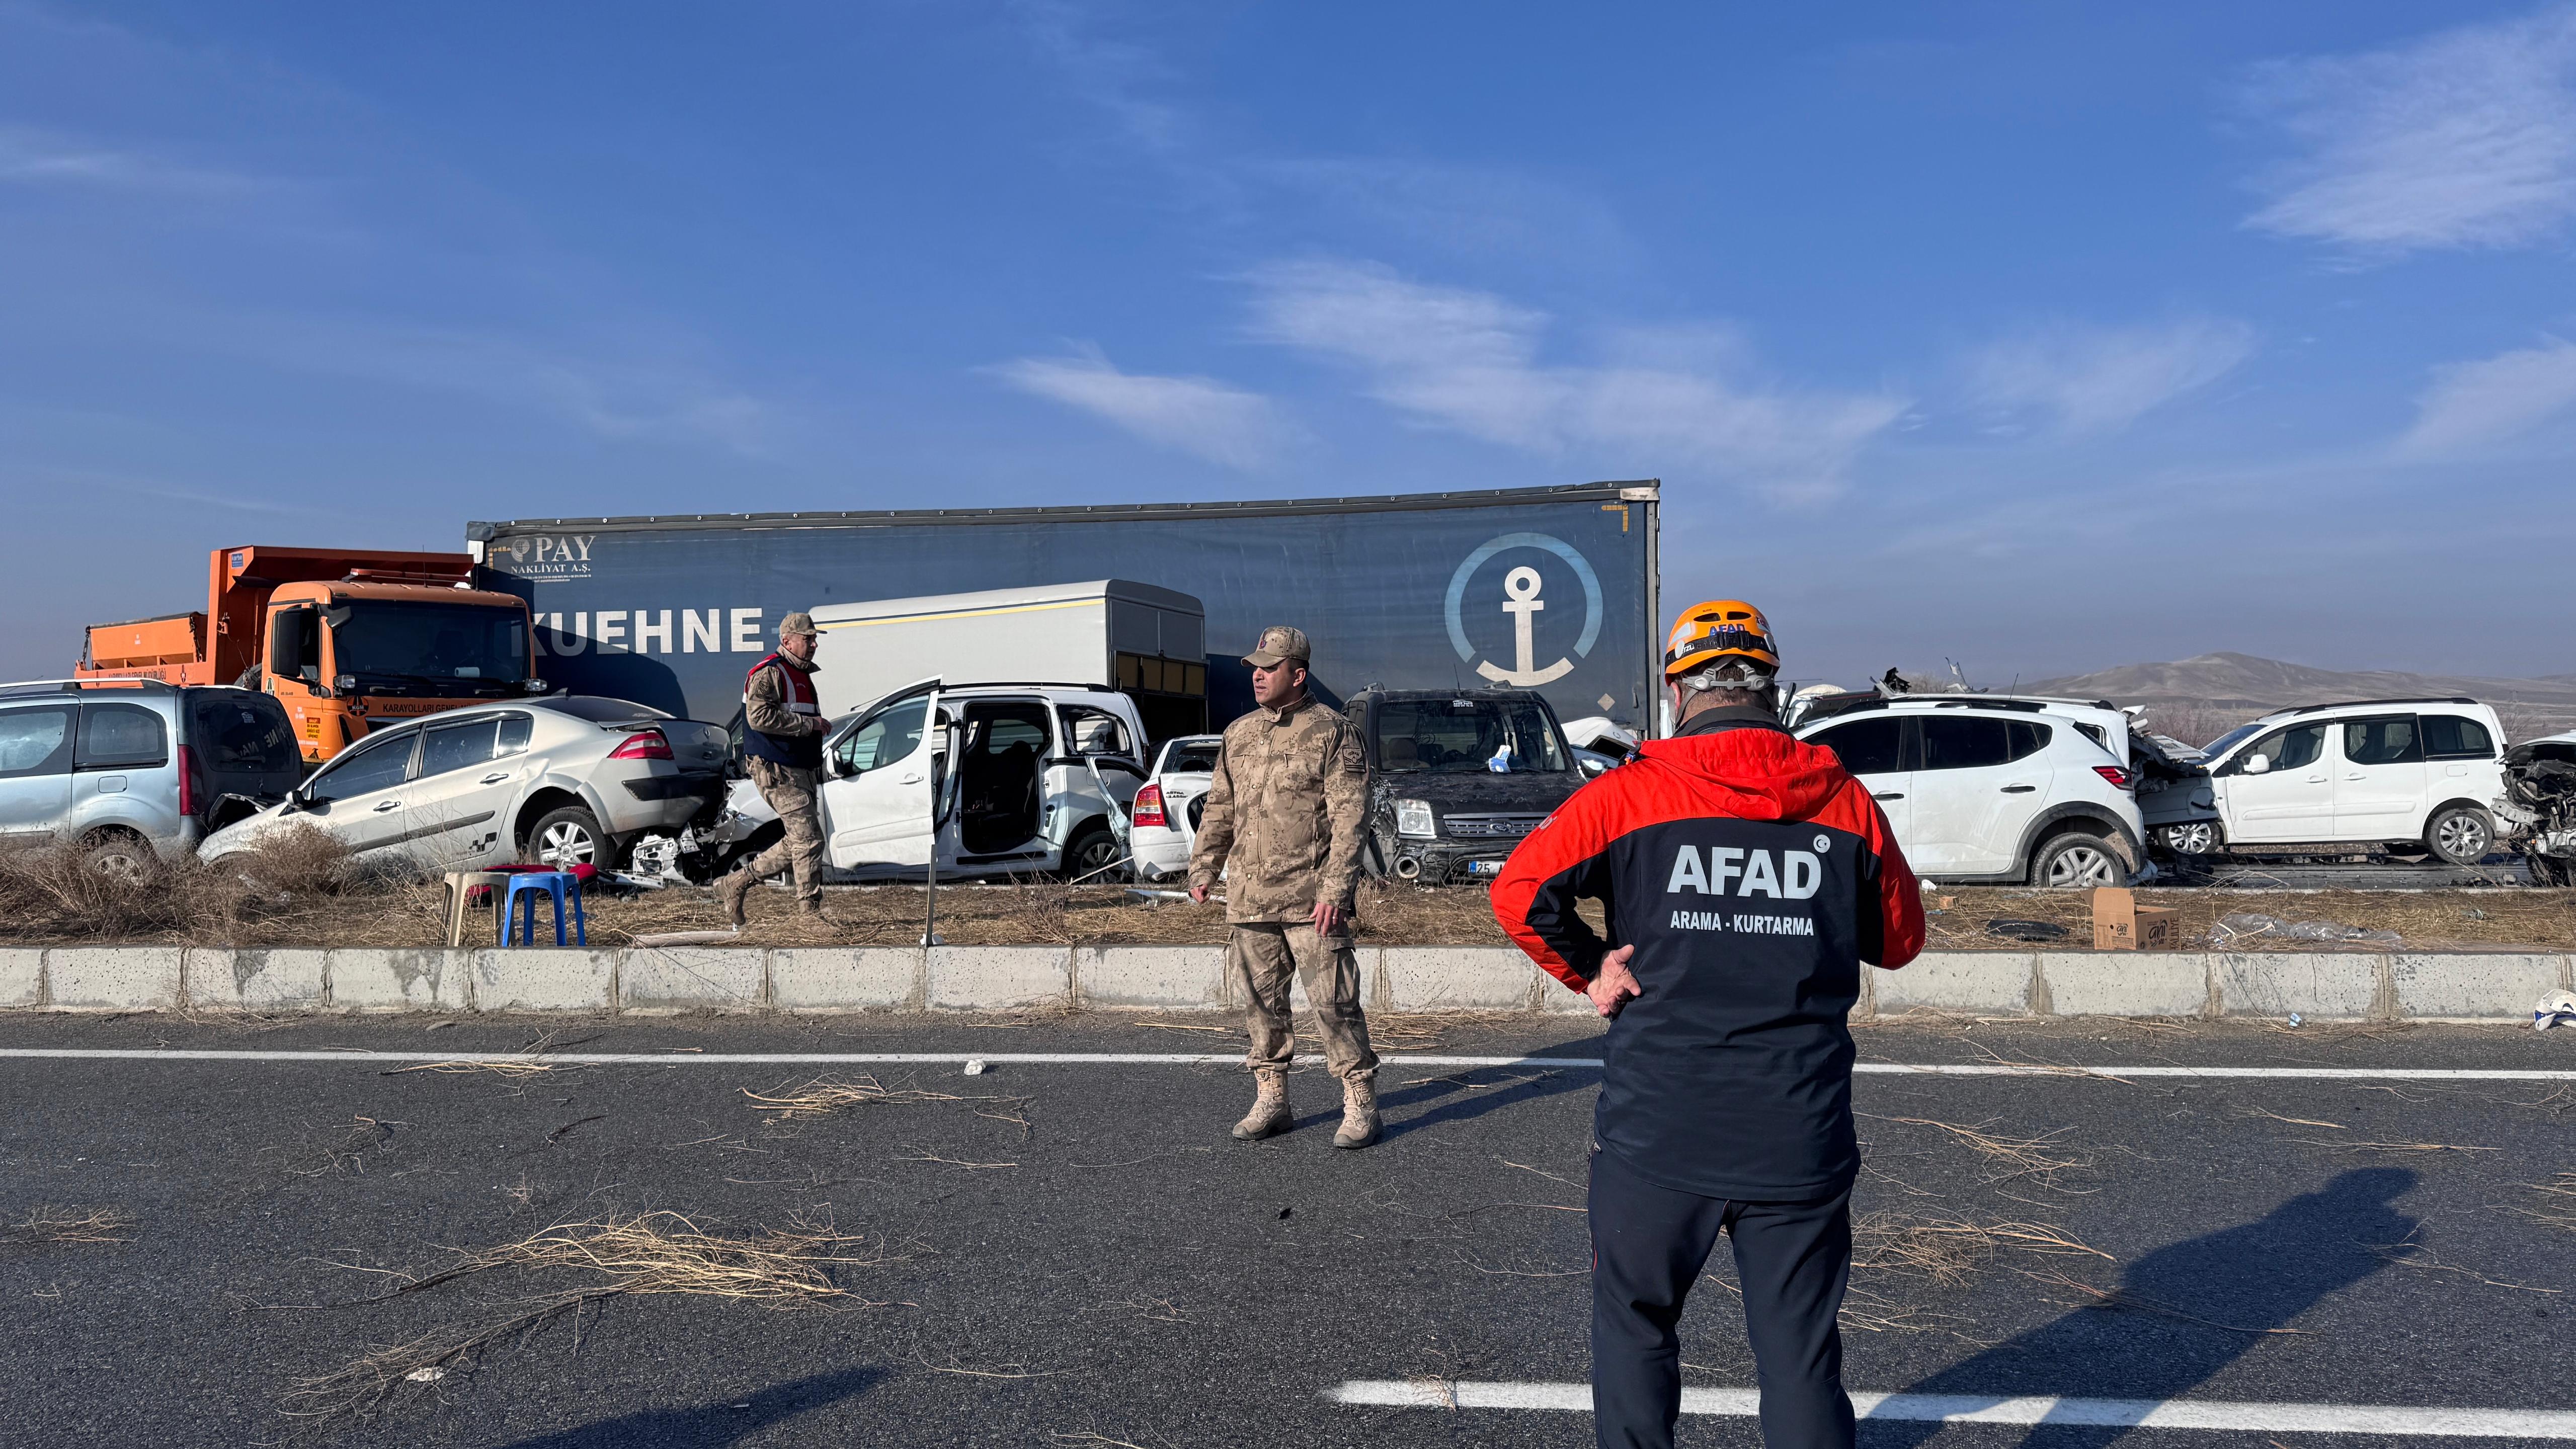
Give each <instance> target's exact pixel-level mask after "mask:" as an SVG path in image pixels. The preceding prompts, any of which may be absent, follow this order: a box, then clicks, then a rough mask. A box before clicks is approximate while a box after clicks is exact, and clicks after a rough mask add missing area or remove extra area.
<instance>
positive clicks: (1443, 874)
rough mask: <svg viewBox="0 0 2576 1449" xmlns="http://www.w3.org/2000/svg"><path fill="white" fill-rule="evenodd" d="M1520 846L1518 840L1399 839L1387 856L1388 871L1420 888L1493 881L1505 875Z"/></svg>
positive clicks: (1515, 838)
mask: <svg viewBox="0 0 2576 1449" xmlns="http://www.w3.org/2000/svg"><path fill="white" fill-rule="evenodd" d="M1520 843H1521V842H1520V839H1519V838H1518V837H1513V838H1509V839H1491V840H1474V841H1467V840H1411V839H1405V838H1402V837H1398V838H1397V840H1396V841H1395V844H1394V848H1393V849H1392V850H1390V851H1389V852H1388V854H1387V861H1386V868H1387V872H1388V873H1389V874H1391V875H1393V876H1394V877H1395V878H1396V879H1398V880H1409V881H1412V882H1414V883H1415V884H1417V885H1450V884H1453V883H1455V882H1458V881H1465V880H1478V881H1489V880H1492V879H1493V878H1494V877H1495V876H1496V875H1498V874H1500V873H1501V871H1502V865H1503V862H1504V861H1506V860H1509V859H1511V856H1512V851H1513V850H1514V849H1516V848H1518V847H1519V845H1520Z"/></svg>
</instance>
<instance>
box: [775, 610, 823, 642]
mask: <svg viewBox="0 0 2576 1449" xmlns="http://www.w3.org/2000/svg"><path fill="white" fill-rule="evenodd" d="M819 632H821V631H820V630H817V629H816V628H815V627H814V616H813V615H811V614H808V613H806V612H804V611H803V610H801V609H800V610H798V611H797V612H795V613H793V614H790V615H788V616H787V617H786V618H784V619H781V620H779V621H778V637H779V638H781V639H784V638H786V637H787V636H788V635H790V634H815V633H819Z"/></svg>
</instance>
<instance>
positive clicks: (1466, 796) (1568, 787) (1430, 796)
mask: <svg viewBox="0 0 2576 1449" xmlns="http://www.w3.org/2000/svg"><path fill="white" fill-rule="evenodd" d="M1583 780H1584V776H1583V773H1582V772H1581V771H1579V770H1567V771H1565V772H1564V773H1562V774H1554V775H1550V774H1541V773H1538V772H1536V771H1530V772H1524V773H1521V774H1512V775H1496V774H1491V773H1488V772H1484V771H1478V772H1476V773H1473V774H1470V773H1468V772H1466V771H1463V770H1461V771H1456V772H1453V773H1448V774H1441V773H1437V772H1434V771H1430V770H1407V771H1405V772H1403V773H1401V774H1381V775H1379V776H1378V778H1377V794H1378V798H1380V799H1383V800H1427V801H1429V802H1430V803H1431V807H1432V808H1433V809H1435V810H1437V811H1439V812H1440V813H1441V814H1443V815H1545V814H1547V813H1548V812H1549V811H1551V810H1554V809H1555V808H1556V807H1557V806H1559V805H1562V804H1564V803H1565V802H1566V801H1567V800H1568V799H1570V798H1572V796H1573V794H1574V792H1575V791H1576V790H1577V789H1580V788H1581V787H1582V785H1583Z"/></svg>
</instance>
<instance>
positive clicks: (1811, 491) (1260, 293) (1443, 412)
mask: <svg viewBox="0 0 2576 1449" xmlns="http://www.w3.org/2000/svg"><path fill="white" fill-rule="evenodd" d="M1250 280H1251V282H1252V285H1253V289H1254V299H1253V332H1254V335H1255V336H1257V337H1259V338H1260V339H1262V340H1264V341H1268V342H1274V343H1279V344H1282V345H1285V346H1289V347H1294V348H1297V349H1299V350H1301V351H1304V352H1308V353H1311V354H1314V355H1316V356H1320V357H1325V358H1329V359H1332V360H1334V361H1336V362H1339V363H1342V364H1345V365H1347V366H1349V367H1352V368H1354V369H1356V370H1357V371H1358V372H1359V373H1360V375H1361V377H1362V378H1363V385H1364V387H1365V388H1366V390H1367V392H1368V394H1369V395H1370V396H1372V397H1374V398H1376V399H1377V400H1379V401H1380V402H1383V403H1385V404H1387V405H1388V406H1390V407H1392V408H1394V409H1396V410H1397V411H1398V412H1400V413H1402V414H1404V415H1405V416H1407V417H1408V418H1410V419H1412V420H1413V421H1414V422H1416V423H1417V424H1420V425H1422V426H1425V427H1432V428H1438V429H1443V430H1446V431H1449V432H1455V433H1460V434H1463V435H1465V436H1467V437H1471V438H1477V439H1481V440H1483V441H1486V442H1491V443H1498V444H1502V445H1504V446H1507V447H1513V448H1519V449H1523V450H1526V451H1530V452H1535V453H1541V454H1547V455H1551V456H1557V455H1563V454H1565V453H1568V452H1571V451H1575V450H1578V449H1579V450H1581V451H1582V452H1583V453H1585V454H1586V455H1587V457H1588V458H1590V459H1591V460H1592V462H1591V463H1590V464H1589V465H1588V466H1590V467H1592V468H1593V470H1594V471H1595V472H1601V473H1608V472H1615V471H1620V470H1632V471H1633V470H1639V469H1642V470H1646V471H1652V472H1657V473H1667V472H1681V471H1684V470H1688V471H1695V472H1697V473H1699V474H1700V475H1702V476H1705V477H1711V478H1716V479H1720V480H1724V481H1728V482H1734V483H1741V484H1746V485H1750V486H1753V487H1756V488H1759V489H1761V490H1763V491H1765V492H1768V493H1770V494H1772V495H1774V496H1778V497H1802V496H1816V495H1820V494H1825V493H1830V492H1832V491H1834V490H1836V489H1838V488H1839V487H1840V486H1841V485H1842V483H1843V481H1844V479H1845V476H1846V474H1847V472H1848V469H1849V467H1850V464H1851V461H1852V459H1853V457H1854V456H1855V455H1856V454H1857V453H1858V452H1859V450H1860V448H1861V447H1862V445H1864V444H1865V443H1866V442H1868V440H1869V439H1870V438H1871V437H1872V436H1874V435H1876V434H1877V433H1878V432H1880V431H1881V430H1882V429H1884V428H1886V427H1887V426H1888V425H1889V424H1890V423H1892V422H1894V421H1895V420H1896V418H1897V416H1898V415H1899V414H1901V413H1902V412H1903V411H1904V410H1905V406H1906V404H1905V401H1904V400H1903V399H1902V398H1897V397H1892V396H1887V395H1883V394H1855V393H1832V392H1815V391H1796V390H1791V389H1786V388H1780V387H1776V386H1765V385H1763V384H1760V383H1758V382H1754V381H1750V380H1747V379H1746V378H1745V377H1744V375H1743V374H1744V372H1745V371H1746V370H1747V369H1745V368H1744V367H1743V366H1742V365H1741V362H1742V357H1741V349H1740V348H1738V347H1735V346H1733V345H1731V344H1730V345H1719V346H1707V347H1701V348H1698V349H1696V353H1697V355H1696V356H1694V355H1693V352H1694V349H1691V348H1688V347H1677V346H1675V345H1674V337H1673V334H1670V333H1658V334H1642V335H1641V334H1629V335H1624V336H1621V337H1616V338H1613V339H1612V340H1611V346H1610V348H1609V349H1608V355H1607V356H1606V357H1604V358H1603V360H1601V361H1598V362H1595V363H1591V364H1586V365H1579V366H1577V365H1549V364H1545V363H1542V362H1541V361H1540V344H1541V341H1542V338H1543V335H1544V333H1545V332H1546V329H1547V327H1548V324H1549V318H1548V316H1547V314H1545V313H1543V312H1540V311H1537V310H1534V309H1532V308H1529V307H1524V306H1521V305H1519V304H1517V303H1513V302H1510V301H1507V300H1505V299H1504V298H1501V297H1498V296H1495V295H1493V294H1492V293H1489V292H1479V291H1472V290H1468V289H1465V288H1457V287H1442V286H1435V285H1430V284H1427V283H1422V282H1416V281H1412V280H1409V279H1407V278H1405V277H1403V276H1400V275H1399V274H1397V273H1396V272H1394V271H1393V270H1391V269H1389V268H1387V267H1383V266H1378V265H1374V264H1369V263H1358V262H1346V261H1332V260H1309V261H1296V262H1281V263H1276V264H1273V265H1270V266H1266V267H1262V268H1260V269H1258V270H1256V271H1255V272H1254V273H1253V274H1252V275H1251V278H1250Z"/></svg>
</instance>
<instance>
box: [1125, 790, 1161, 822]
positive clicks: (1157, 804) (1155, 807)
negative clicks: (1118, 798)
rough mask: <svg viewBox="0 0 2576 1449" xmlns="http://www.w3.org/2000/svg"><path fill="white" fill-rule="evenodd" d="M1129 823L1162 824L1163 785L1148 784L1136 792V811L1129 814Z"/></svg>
mask: <svg viewBox="0 0 2576 1449" xmlns="http://www.w3.org/2000/svg"><path fill="white" fill-rule="evenodd" d="M1127 823H1128V824H1130V825H1154V826H1159V825H1161V824H1163V787H1162V786H1160V785H1148V786H1146V787H1145V788H1144V789H1142V790H1139V791H1137V792H1136V813H1135V814H1133V815H1131V816H1129V817H1128V819H1127Z"/></svg>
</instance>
